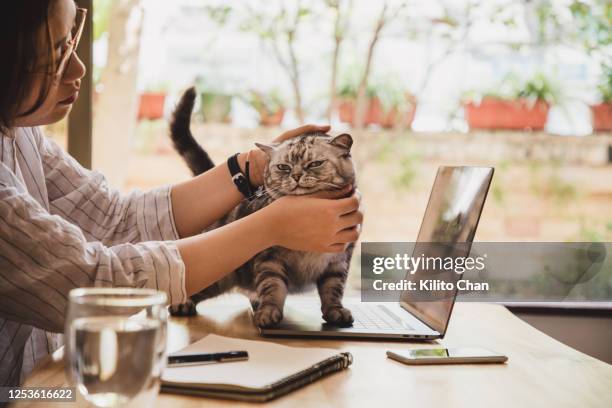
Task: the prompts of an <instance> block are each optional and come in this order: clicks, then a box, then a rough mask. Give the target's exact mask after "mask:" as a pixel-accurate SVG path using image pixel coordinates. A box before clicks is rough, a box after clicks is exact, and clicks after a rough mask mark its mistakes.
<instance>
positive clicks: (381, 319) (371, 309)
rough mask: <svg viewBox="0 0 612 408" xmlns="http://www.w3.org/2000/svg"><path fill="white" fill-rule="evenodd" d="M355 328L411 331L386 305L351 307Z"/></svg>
mask: <svg viewBox="0 0 612 408" xmlns="http://www.w3.org/2000/svg"><path fill="white" fill-rule="evenodd" d="M350 309H351V313H352V314H353V319H354V320H355V321H354V322H353V327H355V328H360V329H368V330H374V329H378V330H411V329H412V327H410V326H409V325H408V324H407V323H406V322H404V321H402V319H400V318H399V317H398V316H397V315H395V313H393V312H392V311H391V310H389V309H388V308H386V307H385V306H384V305H376V306H374V305H351V306H350Z"/></svg>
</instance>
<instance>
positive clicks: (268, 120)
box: [259, 108, 285, 126]
mask: <svg viewBox="0 0 612 408" xmlns="http://www.w3.org/2000/svg"><path fill="white" fill-rule="evenodd" d="M284 117H285V108H280V109H279V110H277V111H276V112H273V113H270V112H259V124H260V125H262V126H279V125H280V124H281V123H282V121H283V118H284Z"/></svg>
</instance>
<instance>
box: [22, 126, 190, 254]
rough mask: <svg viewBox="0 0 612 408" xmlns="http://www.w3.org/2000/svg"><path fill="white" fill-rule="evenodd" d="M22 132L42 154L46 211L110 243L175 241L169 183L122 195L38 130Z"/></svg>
mask: <svg viewBox="0 0 612 408" xmlns="http://www.w3.org/2000/svg"><path fill="white" fill-rule="evenodd" d="M22 136H23V137H21V138H20V141H19V142H20V143H23V146H22V148H23V149H26V148H29V149H30V150H31V149H35V150H38V153H39V154H40V157H41V161H42V172H43V174H42V175H41V176H43V177H44V180H41V181H42V182H43V183H44V186H45V187H46V194H47V198H48V201H49V212H51V213H52V214H57V215H59V216H60V217H62V218H64V219H65V220H67V221H69V222H71V223H73V224H75V225H77V226H78V227H79V228H80V229H81V231H82V232H83V234H84V235H85V237H86V238H87V240H88V241H100V242H101V243H102V244H104V245H106V246H113V245H117V244H122V243H126V242H130V243H138V242H146V241H173V240H176V239H178V237H179V236H178V233H177V231H176V226H175V224H174V217H173V215H172V203H171V199H170V194H171V191H170V186H164V187H160V188H156V189H153V190H150V191H147V192H142V191H139V190H134V191H132V192H130V193H128V194H123V193H121V192H119V191H118V190H115V189H113V188H110V187H109V186H108V184H107V182H106V179H105V178H104V176H103V175H102V174H100V173H98V172H96V171H91V170H88V169H85V168H83V167H82V166H81V165H80V164H79V163H78V162H77V161H76V160H75V159H74V158H73V157H71V156H70V155H69V154H68V153H66V152H65V151H64V150H63V149H62V148H61V147H60V146H58V145H57V144H56V143H55V142H53V141H52V140H50V139H48V138H46V137H45V136H44V135H42V133H41V132H40V130H39V129H38V128H24V129H23V133H22ZM41 184H42V183H41ZM44 193H45V191H42V192H41V194H44Z"/></svg>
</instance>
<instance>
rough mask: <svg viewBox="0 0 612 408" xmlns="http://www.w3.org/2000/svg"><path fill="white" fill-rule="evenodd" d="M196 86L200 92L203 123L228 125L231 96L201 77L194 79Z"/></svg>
mask: <svg viewBox="0 0 612 408" xmlns="http://www.w3.org/2000/svg"><path fill="white" fill-rule="evenodd" d="M196 84H197V88H198V89H199V90H200V114H201V115H202V119H203V120H204V122H211V123H229V122H230V112H231V110H232V98H233V95H232V94H230V93H228V92H226V91H224V90H222V89H221V88H220V87H219V86H218V85H217V84H213V83H211V82H210V81H205V80H204V79H203V78H201V77H199V78H197V79H196Z"/></svg>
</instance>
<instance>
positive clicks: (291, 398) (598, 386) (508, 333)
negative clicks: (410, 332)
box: [16, 295, 612, 408]
mask: <svg viewBox="0 0 612 408" xmlns="http://www.w3.org/2000/svg"><path fill="white" fill-rule="evenodd" d="M198 310H199V312H200V315H198V316H197V317H193V318H177V319H172V320H171V322H170V327H169V328H170V351H175V350H178V349H180V348H182V347H184V346H185V345H187V344H189V343H191V342H194V341H196V340H198V339H200V338H201V337H203V336H204V335H206V334H208V333H217V334H220V335H225V336H232V337H241V338H250V339H256V338H258V335H257V332H256V331H255V329H254V327H253V325H252V323H251V320H250V314H249V311H248V304H247V302H246V299H244V298H243V297H241V296H238V295H231V296H224V297H221V298H218V299H213V300H210V301H207V302H204V303H201V304H200V305H199V308H198ZM585 335H587V336H588V335H596V334H594V333H585ZM270 341H275V342H278V343H282V344H287V345H291V346H296V347H309V346H317V347H330V348H335V349H338V350H346V351H350V352H351V353H353V356H354V363H353V365H352V366H351V368H350V369H348V370H344V371H342V372H339V373H336V374H333V375H331V376H329V377H327V378H325V379H322V380H320V381H318V382H316V383H314V384H311V385H309V386H307V387H305V388H302V389H300V390H297V391H295V392H293V393H291V394H289V395H286V396H284V397H281V398H279V399H277V400H275V401H272V402H271V403H270V405H272V406H276V407H296V406H299V407H315V406H316V407H318V406H333V407H355V406H357V407H358V406H364V407H391V406H398V407H470V408H474V407H493V406H495V407H500V406H508V407H521V408H523V407H546V406H550V407H612V366H611V365H609V364H606V363H604V362H601V361H599V360H596V359H594V358H592V357H589V356H587V355H585V354H582V353H580V352H578V351H576V350H574V349H572V348H570V347H568V346H566V345H564V344H562V343H559V342H558V341H556V340H554V339H552V338H551V337H548V336H547V335H545V334H543V333H541V332H539V331H538V330H536V329H534V328H533V327H531V326H529V325H528V324H527V323H525V322H523V321H522V320H520V319H518V318H517V317H515V316H513V315H512V314H511V313H510V312H509V311H508V310H506V309H505V308H504V307H502V306H499V305H491V304H480V303H458V304H457V305H456V308H455V311H454V313H453V317H452V319H451V322H450V327H449V330H448V333H447V336H446V337H445V339H444V340H443V341H441V342H440V343H441V344H443V345H444V346H449V347H450V346H483V347H487V348H490V349H492V350H495V351H497V352H500V353H503V354H505V355H507V356H508V358H509V360H508V363H507V364H505V365H455V366H452V365H448V366H422V367H411V366H406V365H403V364H401V363H398V362H396V361H394V360H390V359H387V358H386V356H385V351H386V350H387V349H389V348H401V347H412V348H418V347H421V348H422V347H435V346H437V345H438V344H436V343H405V342H402V343H398V342H388V341H363V340H361V341H360V340H352V341H346V340H303V339H275V340H270ZM611 347H612V345H611ZM60 354H61V353H56V354H55V355H54V356H53V357H52V358H49V360H48V361H47V362H45V363H44V364H42V365H41V366H40V367H38V369H37V370H35V371H34V372H33V373H32V375H30V377H29V378H28V379H27V381H26V384H25V386H62V385H64V386H65V377H64V371H63V364H62V362H61V357H60ZM226 404H227V405H229V404H233V405H237V406H249V407H253V406H254V405H253V404H246V403H236V402H233V401H222V400H215V399H205V398H197V397H186V396H180V395H172V394H163V393H162V394H160V395H159V397H158V399H157V401H156V406H157V407H176V408H179V407H207V406H211V407H212V406H219V405H226ZM30 405H31V406H32V407H34V408H37V407H39V406H40V405H39V404H36V403H31V404H26V403H22V404H18V405H16V406H19V407H22V406H30ZM53 406H59V404H54V405H53ZM65 406H67V407H70V406H71V407H74V404H67V405H65Z"/></svg>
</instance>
